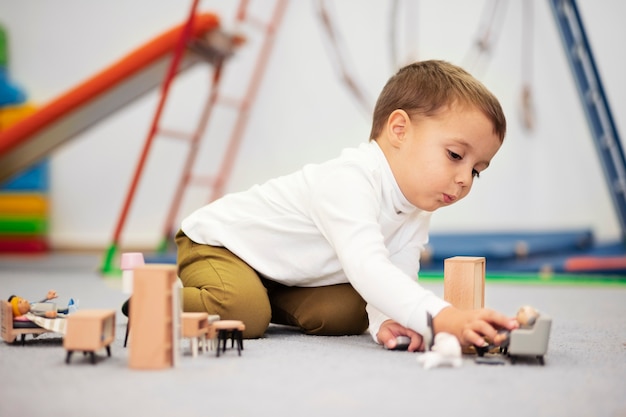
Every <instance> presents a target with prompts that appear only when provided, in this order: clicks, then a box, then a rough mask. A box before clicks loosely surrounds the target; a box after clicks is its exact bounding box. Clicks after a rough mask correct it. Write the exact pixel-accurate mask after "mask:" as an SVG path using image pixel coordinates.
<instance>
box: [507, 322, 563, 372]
mask: <svg viewBox="0 0 626 417" xmlns="http://www.w3.org/2000/svg"><path fill="white" fill-rule="evenodd" d="M551 326H552V319H551V318H550V317H547V316H539V317H538V318H537V321H536V322H535V324H534V325H533V326H532V327H531V328H528V329H525V328H521V329H516V330H513V331H512V332H511V335H510V340H509V345H508V347H507V353H508V355H509V356H510V358H511V363H514V362H515V359H516V357H520V356H534V357H536V358H537V360H539V363H540V364H542V365H543V363H544V362H543V355H545V354H546V352H547V351H548V340H549V339H550V327H551Z"/></svg>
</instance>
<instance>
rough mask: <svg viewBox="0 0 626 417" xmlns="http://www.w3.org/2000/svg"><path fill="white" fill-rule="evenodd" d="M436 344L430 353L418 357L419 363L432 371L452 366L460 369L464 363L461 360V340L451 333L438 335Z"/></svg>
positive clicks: (435, 340)
mask: <svg viewBox="0 0 626 417" xmlns="http://www.w3.org/2000/svg"><path fill="white" fill-rule="evenodd" d="M434 342H435V343H434V344H433V347H432V349H431V350H430V351H429V352H425V353H423V354H422V355H420V356H418V358H417V361H418V362H419V363H420V364H422V365H423V366H424V369H430V368H434V367H438V366H452V367H454V368H458V367H459V366H461V364H462V363H463V360H462V359H461V345H460V344H459V340H458V339H457V338H456V337H455V336H454V335H451V334H450V333H443V332H442V333H437V334H436V335H435V339H434Z"/></svg>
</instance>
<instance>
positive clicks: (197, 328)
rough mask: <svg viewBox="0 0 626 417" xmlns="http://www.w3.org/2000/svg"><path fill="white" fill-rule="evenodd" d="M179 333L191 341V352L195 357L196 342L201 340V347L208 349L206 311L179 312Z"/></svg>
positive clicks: (196, 351)
mask: <svg viewBox="0 0 626 417" xmlns="http://www.w3.org/2000/svg"><path fill="white" fill-rule="evenodd" d="M180 323H181V329H182V330H181V334H182V337H183V338H188V339H190V341H191V354H192V356H193V357H194V358H195V357H196V356H198V342H200V341H201V342H202V348H203V349H204V351H205V352H206V351H207V350H208V344H207V334H208V333H209V314H208V313H189V312H185V313H181V316H180Z"/></svg>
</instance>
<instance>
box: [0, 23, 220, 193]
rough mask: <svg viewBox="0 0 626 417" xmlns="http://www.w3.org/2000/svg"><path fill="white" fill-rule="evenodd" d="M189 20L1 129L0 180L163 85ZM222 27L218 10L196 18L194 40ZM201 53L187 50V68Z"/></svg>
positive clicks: (182, 64)
mask: <svg viewBox="0 0 626 417" xmlns="http://www.w3.org/2000/svg"><path fill="white" fill-rule="evenodd" d="M184 26H185V25H184V24H182V25H179V26H177V27H174V28H172V29H170V30H169V31H167V32H165V33H163V34H162V35H160V36H158V37H156V38H155V39H153V40H152V41H150V42H148V43H146V44H145V45H143V46H142V47H140V48H138V49H137V50H135V51H134V52H132V53H130V54H129V55H127V56H126V57H124V58H122V59H121V60H120V61H118V62H116V63H114V64H113V65H111V66H110V67H108V68H106V69H104V70H103V71H101V72H100V73H98V74H96V75H94V76H93V77H91V78H89V79H88V80H86V81H84V82H82V83H80V84H78V85H77V86H76V87H74V88H72V89H71V90H69V91H67V92H66V93H65V94H62V95H60V96H59V97H57V98H55V99H54V100H52V101H50V102H49V103H47V104H45V105H43V106H41V107H40V108H39V109H38V110H37V111H36V112H35V113H33V114H32V115H30V116H29V117H26V118H25V119H23V120H21V121H19V122H18V123H16V124H14V125H12V126H10V127H9V128H7V129H6V130H3V131H0V182H3V181H5V180H7V179H9V177H10V176H11V175H13V174H15V173H17V172H19V171H20V170H22V169H24V168H27V167H28V166H30V165H31V164H33V163H35V162H37V161H38V160H40V159H42V158H43V157H45V156H46V155H48V154H49V153H50V152H52V151H53V150H54V149H55V148H56V147H57V146H59V145H61V144H63V143H65V142H66V141H68V140H69V139H71V138H73V137H74V136H76V135H78V134H79V133H81V132H83V131H84V130H86V129H88V128H89V127H90V126H92V125H94V124H96V123H97V122H99V121H101V120H102V119H104V118H105V117H107V116H109V115H110V114H112V113H114V112H115V111H117V110H119V109H120V108H122V107H123V106H124V105H126V104H129V103H130V102H132V101H134V100H135V99H137V98H138V97H140V96H141V95H143V94H145V93H147V92H148V91H150V90H152V89H154V88H155V87H158V86H159V85H160V84H161V82H162V80H163V77H164V75H165V73H166V71H167V69H168V64H169V62H170V55H171V52H172V51H173V50H174V48H175V47H176V44H177V42H178V41H179V39H180V36H181V33H182V30H183V28H184ZM218 28H219V19H218V18H217V16H215V15H213V14H208V13H205V14H198V15H197V16H195V18H194V24H193V28H192V35H191V38H192V39H199V38H201V37H202V36H203V35H205V34H206V33H208V32H210V31H212V30H215V29H218ZM200 61H201V57H199V56H198V55H195V54H193V53H190V52H188V53H186V54H185V56H184V57H183V60H182V61H181V64H180V66H179V71H183V70H185V69H187V68H189V67H190V66H192V65H193V64H195V63H197V62H200Z"/></svg>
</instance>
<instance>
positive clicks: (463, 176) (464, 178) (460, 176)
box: [456, 170, 472, 187]
mask: <svg viewBox="0 0 626 417" xmlns="http://www.w3.org/2000/svg"><path fill="white" fill-rule="evenodd" d="M456 183H457V184H459V185H460V186H462V187H466V186H468V185H470V184H471V183H472V171H471V170H470V171H469V172H468V171H467V170H459V171H458V172H457V173H456Z"/></svg>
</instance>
